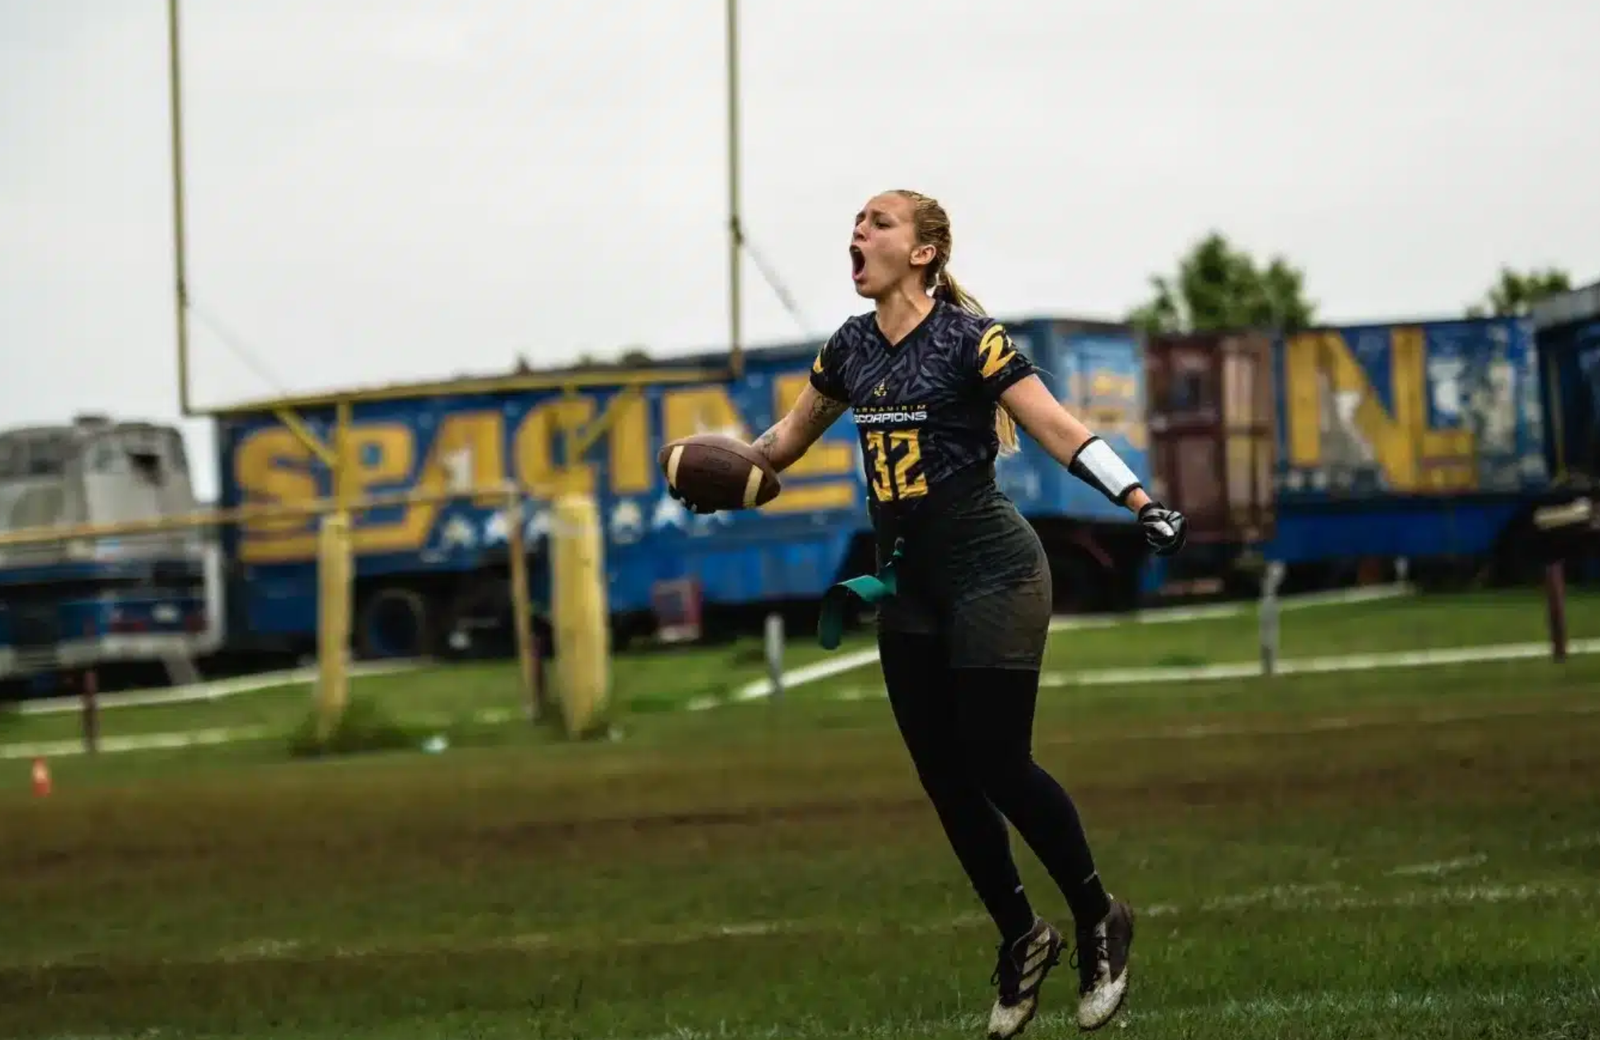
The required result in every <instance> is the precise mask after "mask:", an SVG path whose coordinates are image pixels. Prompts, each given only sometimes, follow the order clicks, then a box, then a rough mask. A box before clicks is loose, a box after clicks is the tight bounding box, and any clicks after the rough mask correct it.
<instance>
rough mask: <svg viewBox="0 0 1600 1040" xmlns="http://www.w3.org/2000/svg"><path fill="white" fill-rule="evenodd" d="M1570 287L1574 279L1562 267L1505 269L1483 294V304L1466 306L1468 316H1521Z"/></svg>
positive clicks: (1502, 268)
mask: <svg viewBox="0 0 1600 1040" xmlns="http://www.w3.org/2000/svg"><path fill="white" fill-rule="evenodd" d="M1571 288H1572V279H1571V278H1569V277H1568V276H1567V272H1565V271H1563V270H1561V269H1560V268H1556V267H1547V268H1545V269H1544V270H1542V271H1540V270H1533V271H1527V272H1520V271H1514V270H1512V269H1511V268H1509V267H1505V266H1502V267H1501V268H1500V278H1499V280H1498V281H1496V282H1495V283H1494V284H1493V285H1491V286H1490V287H1489V291H1488V292H1486V293H1484V294H1483V299H1482V301H1481V302H1479V303H1474V304H1469V305H1468V306H1467V317H1469V318H1482V317H1484V316H1486V315H1489V314H1492V315H1494V316H1495V317H1496V318H1511V317H1521V316H1523V315H1525V314H1527V313H1528V309H1529V308H1530V307H1532V306H1533V305H1534V304H1535V303H1538V302H1539V301H1540V300H1542V299H1544V298H1545V297H1546V296H1554V295H1555V294H1556V293H1563V292H1567V291H1568V290H1569V289H1571Z"/></svg>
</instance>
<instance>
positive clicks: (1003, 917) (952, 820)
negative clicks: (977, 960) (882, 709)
mask: <svg viewBox="0 0 1600 1040" xmlns="http://www.w3.org/2000/svg"><path fill="white" fill-rule="evenodd" d="M878 648H879V655H880V658H881V661H882V665H883V676H884V681H885V683H886V685H887V686H888V689H889V703H890V706H891V707H892V708H893V710H894V717H895V722H896V724H897V725H898V726H899V727H900V733H901V736H902V737H904V739H905V743H906V748H907V750H908V751H910V753H911V760H912V763H913V764H914V765H915V766H916V770H917V776H918V777H919V778H920V779H921V781H922V786H923V789H924V790H925V791H927V793H928V797H929V799H930V800H931V801H932V802H933V807H934V810H935V811H936V812H937V813H938V815H939V821H940V822H941V823H942V824H943V825H944V831H945V834H946V835H947V836H948V837H949V839H950V844H951V846H952V847H953V848H954V849H955V853H956V858H957V859H959V860H960V861H961V866H962V867H963V868H964V869H965V870H966V872H967V877H968V878H969V879H970V880H971V882H972V886H973V888H974V889H976V890H977V893H978V898H979V899H981V900H982V901H983V904H984V906H985V907H986V908H987V909H988V911H989V915H990V916H991V917H993V918H994V922H995V925H996V927H998V928H999V929H1000V933H1001V935H1002V936H1003V937H1004V938H1005V939H1007V940H1014V939H1016V938H1018V937H1020V936H1021V935H1023V934H1025V933H1026V932H1027V931H1028V930H1029V929H1030V928H1031V927H1032V926H1033V919H1034V915H1033V909H1032V907H1031V906H1030V905H1029V903H1028V898H1027V896H1026V895H1025V894H1024V893H1023V890H1022V882H1021V880H1020V879H1019V878H1018V876H1017V867H1016V864H1015V863H1014V862H1013V860H1012V858H1011V845H1010V840H1009V836H1008V834H1007V832H1006V825H1005V821H1006V820H1010V821H1011V823H1012V824H1014V825H1015V826H1016V828H1017V832H1018V833H1019V834H1021V835H1022V839H1023V841H1025V842H1026V843H1027V844H1028V847H1029V848H1031V849H1032V850H1033V852H1034V855H1036V856H1038V857H1039V861H1040V862H1041V863H1043V864H1044V867H1045V869H1046V870H1048V871H1049V872H1050V876H1051V878H1052V879H1053V880H1054V881H1055V883H1056V885H1057V886H1058V887H1059V888H1060V889H1061V892H1062V895H1064V896H1065V897H1066V899H1067V903H1068V905H1069V906H1070V907H1071V908H1072V916H1073V918H1074V920H1075V921H1076V922H1077V923H1078V924H1079V925H1082V926H1089V925H1093V924H1095V923H1096V922H1098V921H1099V920H1100V919H1101V918H1103V917H1104V916H1105V915H1106V913H1107V912H1109V910H1110V901H1109V899H1108V897H1107V896H1106V892H1105V888H1104V887H1103V886H1102V885H1101V883H1100V879H1099V877H1098V876H1097V874H1096V872H1095V866H1094V858H1093V856H1092V855H1091V854H1090V851H1089V842H1088V839H1087V838H1086V837H1085V835H1084V832H1083V824H1082V822H1081V821H1080V820H1079V818H1078V810H1077V807H1076V806H1075V805H1073V802H1072V798H1071V797H1070V796H1069V795H1068V794H1067V792H1066V791H1064V790H1062V788H1061V785H1060V784H1058V783H1056V781H1055V779H1054V778H1053V777H1051V776H1050V774H1049V773H1047V772H1045V771H1044V769H1042V768H1041V767H1040V766H1039V764H1038V763H1037V762H1035V761H1034V760H1033V749H1032V743H1033V712H1034V703H1035V701H1036V700H1037V698H1038V691H1039V673H1038V672H1037V671H1032V670H1023V669H1015V668H954V669H953V668H949V667H947V666H946V665H945V663H944V662H945V660H946V659H947V657H946V654H945V652H944V651H945V648H944V646H943V644H942V641H941V640H940V639H939V638H938V637H937V636H931V635H913V634H908V633H903V632H892V631H890V632H880V633H879V636H878Z"/></svg>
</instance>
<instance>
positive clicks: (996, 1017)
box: [989, 918, 1065, 1040]
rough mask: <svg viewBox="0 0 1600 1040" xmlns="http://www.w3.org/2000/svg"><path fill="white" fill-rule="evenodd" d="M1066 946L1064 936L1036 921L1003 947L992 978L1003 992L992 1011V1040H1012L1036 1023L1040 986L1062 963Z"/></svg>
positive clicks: (990, 1029)
mask: <svg viewBox="0 0 1600 1040" xmlns="http://www.w3.org/2000/svg"><path fill="white" fill-rule="evenodd" d="M1063 945H1065V941H1064V940H1063V939H1062V938H1061V933H1060V932H1058V931H1056V930H1055V928H1053V927H1051V926H1050V925H1049V924H1048V923H1046V922H1045V921H1043V920H1040V919H1037V918H1036V919H1035V920H1034V922H1033V928H1032V929H1030V930H1029V932H1028V934H1027V935H1024V936H1023V937H1022V938H1020V939H1018V940H1017V941H1016V942H1014V943H1011V944H1010V945H1007V944H1005V943H1001V944H1000V957H999V962H998V963H997V964H996V965H995V969H994V975H993V976H992V977H991V978H990V979H989V984H990V985H992V986H998V987H999V990H1000V993H999V996H998V997H996V999H995V1002H994V1010H993V1011H991V1012H989V1040H1010V1038H1011V1037H1014V1036H1016V1035H1017V1034H1018V1033H1020V1032H1022V1030H1023V1027H1024V1026H1026V1025H1027V1024H1028V1023H1029V1022H1031V1021H1033V1016H1034V1015H1035V1014H1037V1013H1038V1011H1039V987H1040V986H1041V985H1043V984H1044V978H1045V976H1046V975H1048V974H1050V969H1051V968H1053V967H1055V966H1056V963H1057V962H1058V961H1060V960H1061V947H1062V946H1063Z"/></svg>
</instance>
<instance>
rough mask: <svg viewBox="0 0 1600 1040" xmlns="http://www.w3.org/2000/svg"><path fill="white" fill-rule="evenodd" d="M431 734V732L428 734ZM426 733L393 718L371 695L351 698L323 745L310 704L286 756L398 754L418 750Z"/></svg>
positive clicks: (292, 737) (292, 735) (314, 706)
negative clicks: (319, 739) (385, 752)
mask: <svg viewBox="0 0 1600 1040" xmlns="http://www.w3.org/2000/svg"><path fill="white" fill-rule="evenodd" d="M430 732H431V731H430ZM428 736H429V732H424V731H423V730H422V729H420V728H417V727H413V726H407V725H405V724H403V723H401V722H400V721H399V720H397V719H395V718H394V717H393V716H392V715H390V714H389V713H388V711H387V710H385V708H384V707H383V705H382V704H381V703H379V701H378V699H377V698H376V697H372V696H370V695H365V696H364V695H352V696H351V697H350V699H349V701H347V702H346V704H345V709H344V714H343V716H341V717H340V719H339V721H338V722H337V723H335V724H334V727H333V732H331V733H330V734H328V739H327V740H326V741H324V742H318V740H317V710H316V705H315V704H313V705H311V707H310V708H308V709H307V711H306V716H305V718H304V719H303V720H301V722H300V725H299V726H297V727H295V729H294V732H293V733H291V734H290V736H289V753H290V754H292V755H294V756H295V757H297V758H310V757H317V756H321V755H351V754H359V753H360V752H363V751H397V750H399V749H401V748H417V747H420V746H421V744H422V742H423V741H424V740H425V739H427V737H428Z"/></svg>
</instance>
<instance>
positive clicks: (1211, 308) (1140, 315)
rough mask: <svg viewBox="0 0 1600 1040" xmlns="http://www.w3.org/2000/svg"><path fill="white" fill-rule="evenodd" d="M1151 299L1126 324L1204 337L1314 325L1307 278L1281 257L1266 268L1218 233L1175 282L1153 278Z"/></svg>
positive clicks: (1182, 264) (1184, 264) (1181, 266)
mask: <svg viewBox="0 0 1600 1040" xmlns="http://www.w3.org/2000/svg"><path fill="white" fill-rule="evenodd" d="M1150 286H1151V288H1152V289H1153V290H1154V294H1153V295H1152V296H1151V298H1150V299H1149V300H1148V301H1146V302H1145V303H1143V304H1141V305H1140V306H1138V307H1136V308H1134V309H1133V310H1132V311H1131V312H1130V313H1129V315H1128V322H1129V323H1130V324H1132V325H1135V326H1137V327H1139V328H1141V329H1144V330H1145V331H1146V332H1203V331H1209V330H1213V329H1239V328H1265V329H1280V330H1283V331H1286V332H1293V331H1296V330H1299V329H1303V328H1305V327H1307V326H1309V325H1311V324H1312V323H1313V322H1314V321H1315V320H1316V304H1314V303H1313V302H1312V301H1310V300H1308V299H1306V296H1305V275H1304V273H1303V272H1302V271H1301V270H1300V269H1299V268H1297V267H1294V266H1293V265H1291V264H1290V263H1289V262H1288V261H1287V260H1285V259H1284V258H1283V257H1281V256H1274V257H1273V258H1272V259H1271V260H1270V261H1269V262H1268V263H1267V266H1266V267H1265V268H1261V267H1258V266H1257V265H1256V262H1255V260H1254V259H1252V258H1251V256H1250V254H1249V253H1247V252H1245V251H1243V250H1240V249H1235V248H1233V247H1232V246H1231V245H1229V243H1228V240H1227V239H1226V238H1225V237H1223V235H1222V234H1221V233H1220V232H1217V231H1213V232H1211V233H1209V234H1208V235H1206V236H1205V237H1204V238H1202V239H1201V240H1200V241H1198V242H1196V243H1195V244H1194V246H1192V247H1191V248H1190V250H1189V252H1188V253H1187V254H1186V255H1185V256H1184V257H1183V258H1182V259H1181V260H1180V261H1179V262H1178V272H1177V277H1176V278H1175V279H1170V280H1169V279H1168V278H1166V277H1165V276H1162V275H1152V276H1151V277H1150Z"/></svg>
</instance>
